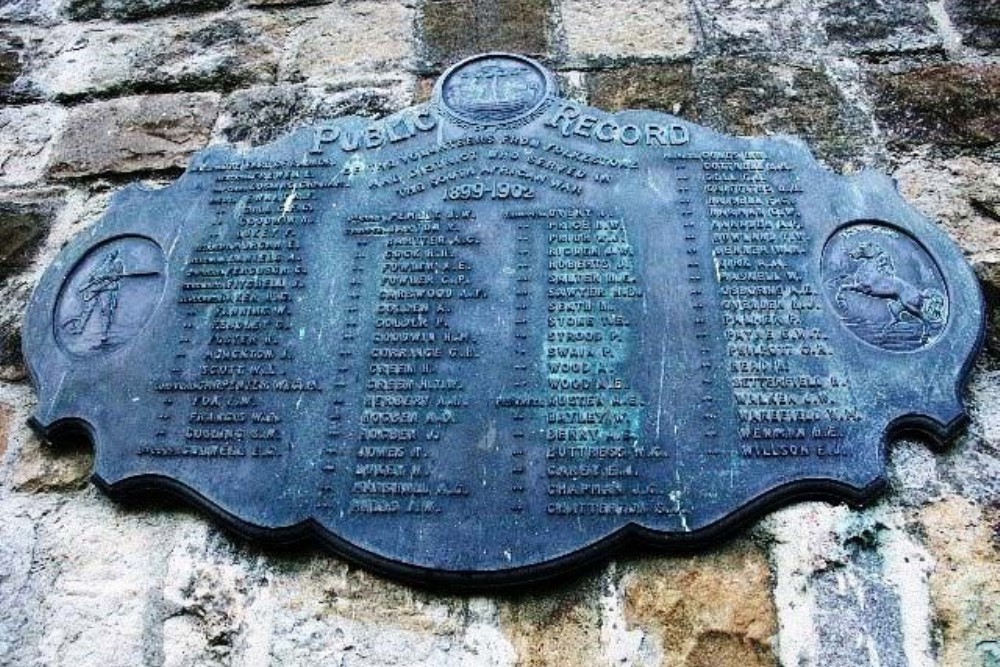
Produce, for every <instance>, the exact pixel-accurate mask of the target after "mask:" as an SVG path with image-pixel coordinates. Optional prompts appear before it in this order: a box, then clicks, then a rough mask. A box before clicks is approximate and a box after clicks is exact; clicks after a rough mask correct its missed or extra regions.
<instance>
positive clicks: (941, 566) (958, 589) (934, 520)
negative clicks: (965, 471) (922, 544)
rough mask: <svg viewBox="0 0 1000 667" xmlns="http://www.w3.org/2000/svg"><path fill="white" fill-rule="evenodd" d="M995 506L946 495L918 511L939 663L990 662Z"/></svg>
mask: <svg viewBox="0 0 1000 667" xmlns="http://www.w3.org/2000/svg"><path fill="white" fill-rule="evenodd" d="M998 518H1000V517H998V514H997V510H996V508H995V507H994V509H992V510H990V509H986V508H984V507H982V506H980V505H976V504H974V503H972V502H970V501H968V500H966V499H964V498H961V497H958V496H950V497H947V498H945V499H943V500H942V501H940V502H938V503H935V504H933V505H930V506H928V507H927V508H925V509H924V510H923V511H922V512H921V513H920V521H921V524H922V526H923V528H924V530H925V531H926V534H927V542H928V546H929V547H930V550H931V553H932V554H933V555H934V558H935V561H936V562H935V564H934V568H933V570H932V572H931V593H932V599H933V604H934V609H935V612H936V616H937V620H938V627H939V631H940V633H941V637H942V645H941V650H940V656H939V657H940V664H942V665H977V666H978V665H983V666H984V667H992V664H995V663H992V664H991V662H990V660H991V659H994V658H995V657H996V656H995V654H994V655H993V656H992V657H991V656H990V652H992V647H990V645H989V644H990V643H991V642H992V643H994V644H995V643H996V642H997V639H998V638H1000V543H998V540H997V533H996V530H997V526H996V522H997V519H998Z"/></svg>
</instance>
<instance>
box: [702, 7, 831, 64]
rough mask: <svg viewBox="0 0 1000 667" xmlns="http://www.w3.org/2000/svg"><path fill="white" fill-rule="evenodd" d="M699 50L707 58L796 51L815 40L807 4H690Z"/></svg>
mask: <svg viewBox="0 0 1000 667" xmlns="http://www.w3.org/2000/svg"><path fill="white" fill-rule="evenodd" d="M691 6H692V11H693V13H694V16H695V18H696V23H697V26H698V33H699V34H698V36H699V40H700V41H701V45H702V47H703V48H704V49H705V50H706V51H707V52H708V53H711V54H729V55H733V54H741V53H761V52H767V51H778V52H781V51H798V50H802V49H807V48H809V47H810V46H811V45H812V44H813V43H815V42H816V41H817V39H818V36H819V29H818V23H819V21H818V17H817V16H816V12H815V10H810V9H807V8H809V7H811V3H802V2H798V1H797V0H755V1H754V2H746V1H745V0H691Z"/></svg>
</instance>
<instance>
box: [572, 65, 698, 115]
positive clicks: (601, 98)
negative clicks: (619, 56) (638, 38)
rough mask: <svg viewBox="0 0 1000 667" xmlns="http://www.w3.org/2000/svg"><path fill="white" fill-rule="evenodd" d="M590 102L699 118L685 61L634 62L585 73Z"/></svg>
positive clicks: (689, 68) (693, 88)
mask: <svg viewBox="0 0 1000 667" xmlns="http://www.w3.org/2000/svg"><path fill="white" fill-rule="evenodd" d="M587 93H588V99H589V103H590V104H592V105H593V106H596V107H598V108H601V109H607V110H608V111H619V110H621V109H655V110H657V111H664V112H666V113H672V114H677V115H680V116H683V117H684V118H687V119H689V120H698V118H697V113H696V110H695V108H694V106H693V102H694V96H695V87H694V78H693V77H692V74H691V65H690V64H688V63H682V64H669V65H633V66H630V67H623V68H621V69H612V70H603V71H598V72H594V73H592V74H590V75H588V76H587Z"/></svg>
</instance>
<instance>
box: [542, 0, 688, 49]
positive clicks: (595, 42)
mask: <svg viewBox="0 0 1000 667" xmlns="http://www.w3.org/2000/svg"><path fill="white" fill-rule="evenodd" d="M561 12H562V30H563V33H564V34H565V38H566V49H567V56H568V58H569V60H570V62H577V61H583V62H589V61H598V62H600V61H602V60H608V59H611V60H613V59H617V58H676V57H680V56H684V55H687V54H689V53H690V52H691V51H692V49H694V46H695V36H694V33H693V32H692V29H691V24H692V21H691V15H690V9H689V7H688V3H687V2H686V1H684V0H668V1H667V2H659V3H657V4H656V5H655V6H651V5H649V3H645V2H641V1H640V0H612V1H611V2H602V1H601V0H568V1H566V2H563V3H562V5H561Z"/></svg>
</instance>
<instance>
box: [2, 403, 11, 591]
mask: <svg viewBox="0 0 1000 667" xmlns="http://www.w3.org/2000/svg"><path fill="white" fill-rule="evenodd" d="M10 419H11V409H10V406H9V405H5V404H4V403H0V462H2V461H3V455H4V454H6V453H7V440H8V439H9V438H10V428H11V423H10ZM2 578H3V576H2V574H0V579H2Z"/></svg>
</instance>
